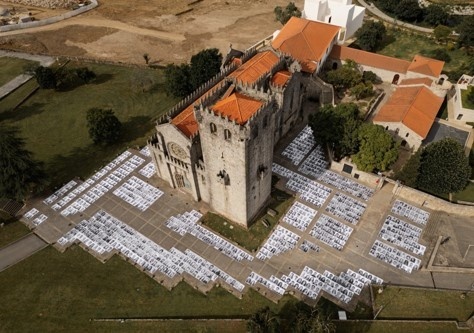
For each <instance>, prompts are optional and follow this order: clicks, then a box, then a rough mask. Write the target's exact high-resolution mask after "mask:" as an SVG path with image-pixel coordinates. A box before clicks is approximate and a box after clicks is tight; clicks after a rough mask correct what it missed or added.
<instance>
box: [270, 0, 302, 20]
mask: <svg viewBox="0 0 474 333" xmlns="http://www.w3.org/2000/svg"><path fill="white" fill-rule="evenodd" d="M273 12H274V13H275V19H276V20H277V21H278V22H280V23H281V24H283V25H284V24H286V22H288V21H289V20H290V18H291V17H292V16H295V17H301V11H300V10H299V9H298V8H297V7H296V5H295V3H294V2H290V3H289V4H288V5H287V6H286V7H285V8H282V7H280V6H276V7H275V9H274V10H273Z"/></svg>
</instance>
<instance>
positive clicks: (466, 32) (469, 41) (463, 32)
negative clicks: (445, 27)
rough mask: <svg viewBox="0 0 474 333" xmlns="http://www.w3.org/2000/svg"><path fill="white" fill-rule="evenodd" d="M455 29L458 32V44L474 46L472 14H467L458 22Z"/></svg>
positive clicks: (473, 17) (473, 19)
mask: <svg viewBox="0 0 474 333" xmlns="http://www.w3.org/2000/svg"><path fill="white" fill-rule="evenodd" d="M457 31H458V33H459V37H458V44H459V46H461V47H462V46H464V47H468V48H469V47H472V46H474V15H467V16H466V17H464V19H463V20H462V22H461V24H459V26H458V28H457Z"/></svg>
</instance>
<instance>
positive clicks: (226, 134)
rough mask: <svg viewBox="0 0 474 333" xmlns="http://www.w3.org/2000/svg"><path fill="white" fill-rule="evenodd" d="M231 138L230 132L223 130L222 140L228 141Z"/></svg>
mask: <svg viewBox="0 0 474 333" xmlns="http://www.w3.org/2000/svg"><path fill="white" fill-rule="evenodd" d="M231 138H232V133H231V132H230V130H228V129H227V128H226V129H225V130H224V139H226V140H227V141H230V139H231Z"/></svg>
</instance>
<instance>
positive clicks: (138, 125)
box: [119, 116, 154, 143]
mask: <svg viewBox="0 0 474 333" xmlns="http://www.w3.org/2000/svg"><path fill="white" fill-rule="evenodd" d="M153 126H154V125H153V122H152V121H151V117H149V116H136V117H132V118H130V119H129V120H128V121H127V122H125V123H122V134H121V135H120V139H119V140H120V142H123V143H124V142H132V141H134V140H136V139H138V138H141V137H143V136H144V135H145V134H146V133H147V132H149V131H150V130H151V129H152V128H153Z"/></svg>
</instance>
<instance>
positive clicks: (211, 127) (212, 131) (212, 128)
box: [209, 123, 217, 134]
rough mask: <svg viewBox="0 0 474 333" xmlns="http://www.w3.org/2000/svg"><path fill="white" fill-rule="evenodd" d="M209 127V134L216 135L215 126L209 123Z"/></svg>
mask: <svg viewBox="0 0 474 333" xmlns="http://www.w3.org/2000/svg"><path fill="white" fill-rule="evenodd" d="M209 127H210V129H211V134H216V132H217V126H216V124H214V123H211V124H210V125H209Z"/></svg>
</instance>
